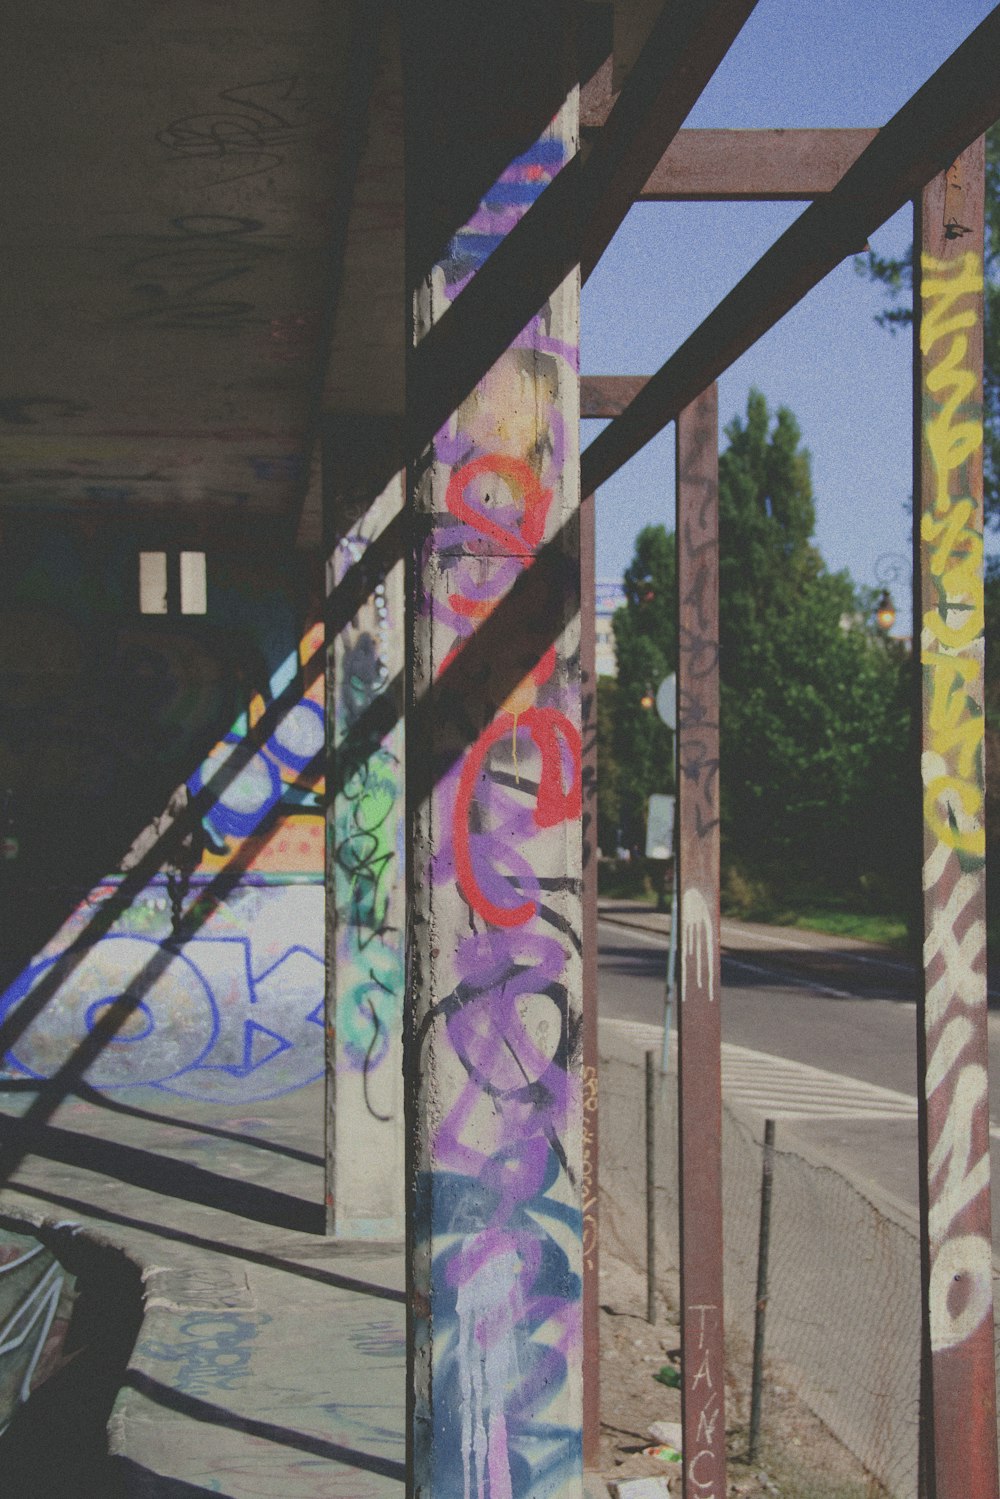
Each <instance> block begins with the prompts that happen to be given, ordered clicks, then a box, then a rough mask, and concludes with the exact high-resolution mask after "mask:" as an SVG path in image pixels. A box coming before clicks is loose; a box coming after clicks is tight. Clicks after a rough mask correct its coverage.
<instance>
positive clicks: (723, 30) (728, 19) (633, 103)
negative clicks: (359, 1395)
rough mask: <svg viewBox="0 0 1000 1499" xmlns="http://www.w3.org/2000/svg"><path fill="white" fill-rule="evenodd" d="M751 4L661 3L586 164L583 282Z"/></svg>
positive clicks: (730, 0) (718, 0)
mask: <svg viewBox="0 0 1000 1499" xmlns="http://www.w3.org/2000/svg"><path fill="white" fill-rule="evenodd" d="M756 3H757V0H666V4H664V6H663V9H662V10H661V12H660V15H659V16H658V18H657V20H656V23H655V24H654V26H653V29H652V31H651V32H650V34H649V37H648V38H647V40H646V42H645V45H644V46H643V49H642V51H641V53H640V54H639V57H638V59H637V61H636V63H635V65H634V66H633V68H632V70H631V72H630V73H629V76H628V79H627V81H626V83H625V86H624V88H623V89H622V90H621V92H620V93H619V95H618V97H617V99H616V100H615V102H614V104H613V105H612V107H611V109H610V111H609V113H608V116H607V123H606V124H605V126H604V128H603V130H602V131H601V134H600V136H599V137H598V139H597V141H596V142H595V143H594V146H593V148H592V150H591V153H590V156H589V158H588V160H587V164H586V168H585V172H586V174H587V178H588V180H589V181H590V182H591V183H592V184H593V186H594V188H595V189H596V190H595V192H594V195H593V197H592V198H591V200H590V201H589V202H588V203H587V204H586V206H585V218H584V230H583V245H582V249H581V254H580V274H581V276H582V278H583V280H584V281H586V279H587V277H588V276H589V275H590V273H591V271H592V270H593V269H594V266H595V265H596V264H597V262H598V260H600V258H601V256H602V255H603V254H604V251H605V250H606V249H607V247H608V245H609V244H610V243H611V240H612V239H613V237H614V234H615V231H616V230H617V229H618V227H619V225H620V224H621V222H622V220H623V219H624V218H625V215H626V214H627V213H628V211H629V209H630V208H631V206H632V204H633V203H634V202H635V199H636V197H637V196H638V194H639V193H640V192H641V190H642V187H643V184H644V183H645V182H646V180H647V178H648V177H649V175H650V173H651V172H652V171H653V169H654V168H655V167H656V165H657V163H658V162H659V160H660V158H661V156H662V155H663V152H664V151H665V149H666V148H667V146H668V145H669V144H670V142H671V141H672V140H673V138H674V136H675V135H676V134H677V132H678V130H679V129H680V128H681V125H682V124H683V123H684V120H685V119H686V118H687V116H688V115H689V114H690V112H691V109H692V107H693V105H694V104H695V103H696V101H697V99H698V97H699V95H700V94H701V92H702V90H703V89H704V87H705V85H706V83H707V82H708V80H709V79H710V78H711V76H712V74H713V73H714V72H715V70H716V68H717V67H718V66H719V64H720V62H721V61H722V59H723V58H724V57H725V55H726V53H727V52H728V50H729V48H730V47H731V46H732V43H733V42H734V40H735V39H736V37H737V36H738V35H739V32H740V30H741V28H742V26H743V24H744V22H745V21H746V20H747V17H748V16H749V15H750V14H751V12H752V11H753V9H754V6H755V5H756Z"/></svg>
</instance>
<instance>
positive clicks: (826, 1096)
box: [601, 1020, 1000, 1140]
mask: <svg viewBox="0 0 1000 1499" xmlns="http://www.w3.org/2000/svg"><path fill="white" fill-rule="evenodd" d="M601 1027H602V1029H603V1028H604V1027H610V1028H612V1029H613V1030H615V1031H617V1032H618V1033H619V1034H620V1035H624V1036H627V1037H628V1038H629V1039H630V1040H633V1041H635V1042H636V1043H637V1045H639V1046H640V1047H642V1048H643V1049H648V1048H650V1047H655V1046H657V1045H659V1043H660V1042H661V1041H662V1038H663V1027H662V1026H659V1025H648V1024H646V1023H644V1022H642V1021H638V1020H602V1021H601ZM674 1054H675V1055H676V1048H674ZM722 1091H723V1094H724V1096H725V1098H726V1100H727V1102H729V1103H732V1104H736V1105H737V1106H742V1107H743V1108H746V1109H750V1110H751V1111H752V1112H754V1113H756V1114H759V1115H761V1116H762V1117H766V1118H769V1119H801V1120H814V1119H887V1120H902V1121H912V1122H913V1123H914V1124H915V1123H916V1118H917V1101H916V1099H915V1098H913V1097H911V1096H910V1095H909V1094H907V1093H900V1092H898V1091H897V1090H895V1089H893V1088H882V1087H880V1086H878V1085H877V1084H876V1083H866V1082H862V1081H860V1080H859V1079H858V1078H855V1077H846V1076H845V1075H844V1074H843V1073H840V1072H828V1071H827V1070H826V1069H824V1068H822V1067H813V1066H811V1065H809V1064H808V1063H806V1062H793V1061H789V1060H788V1058H787V1057H776V1056H774V1055H773V1054H771V1053H770V1052H764V1051H754V1050H752V1049H751V1048H750V1047H747V1046H736V1045H734V1044H732V1043H730V1042H728V1041H724V1042H723V1043H722ZM990 1138H991V1139H992V1140H1000V1127H997V1126H996V1125H991V1127H990Z"/></svg>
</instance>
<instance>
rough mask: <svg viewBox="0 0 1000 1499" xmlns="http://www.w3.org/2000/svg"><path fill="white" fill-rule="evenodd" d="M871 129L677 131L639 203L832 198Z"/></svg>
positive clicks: (872, 136) (868, 141) (868, 140)
mask: <svg viewBox="0 0 1000 1499" xmlns="http://www.w3.org/2000/svg"><path fill="white" fill-rule="evenodd" d="M877 134H878V132H877V131H876V130H682V131H681V132H680V134H679V135H678V136H677V137H676V139H675V140H674V143H673V145H672V146H671V147H670V149H669V150H668V151H667V152H666V153H665V155H663V156H662V157H661V158H660V160H659V162H658V163H657V165H656V167H655V168H654V170H653V171H652V172H651V173H650V175H649V177H648V178H647V180H646V185H645V187H644V188H643V189H642V191H641V192H640V193H639V200H640V201H641V202H653V203H672V202H673V203H685V202H699V201H704V200H713V199H714V200H717V201H744V202H747V201H750V202H762V201H763V202H768V201H772V202H787V201H794V200H797V199H807V198H818V197H822V195H823V194H824V193H830V192H832V191H833V189H834V188H835V187H836V186H837V183H838V182H839V181H840V179H841V177H843V175H844V173H845V172H846V171H848V170H849V168H850V167H852V166H853V165H854V163H855V162H856V161H857V159H858V157H859V156H860V155H861V153H862V151H864V150H865V149H866V148H867V147H868V146H870V145H871V143H872V141H873V140H874V139H875V136H876V135H877Z"/></svg>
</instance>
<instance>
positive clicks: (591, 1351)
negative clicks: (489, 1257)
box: [580, 495, 601, 1469]
mask: <svg viewBox="0 0 1000 1499" xmlns="http://www.w3.org/2000/svg"><path fill="white" fill-rule="evenodd" d="M595 573H596V565H595V556H594V497H593V495H591V496H590V497H589V498H588V499H587V500H586V501H585V502H584V503H583V504H582V505H581V506H580V677H581V694H582V696H581V719H582V727H583V758H582V777H581V779H582V787H583V1465H584V1467H585V1468H594V1469H596V1468H597V1467H599V1466H600V1447H601V1334H600V1305H599V1299H600V1298H599V1285H598V1219H597V1213H598V1207H597V1203H598V1152H599V1143H600V1139H599V1121H598V1083H597V796H598V789H597V666H596V661H595V656H596V648H597V642H596V633H597V617H596V597H595V595H596V586H595V584H596V580H595Z"/></svg>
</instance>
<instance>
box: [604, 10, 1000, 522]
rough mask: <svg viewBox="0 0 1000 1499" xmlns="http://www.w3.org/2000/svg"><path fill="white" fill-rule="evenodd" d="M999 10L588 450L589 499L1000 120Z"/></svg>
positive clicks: (894, 119)
mask: <svg viewBox="0 0 1000 1499" xmlns="http://www.w3.org/2000/svg"><path fill="white" fill-rule="evenodd" d="M998 52H1000V6H998V7H996V8H995V9H994V10H992V11H991V12H990V14H989V16H987V18H986V20H985V21H983V22H982V23H981V24H980V25H979V26H977V27H976V29H975V31H974V32H973V33H972V34H971V36H969V37H968V38H967V39H966V41H964V42H963V43H962V45H961V46H960V47H959V48H958V49H957V50H956V51H955V52H953V53H952V55H951V57H949V58H948V60H947V62H945V63H944V64H943V65H942V66H941V67H940V68H939V69H938V71H937V72H936V73H935V74H934V75H933V77H931V78H930V79H928V81H927V82H926V83H925V84H924V85H923V87H922V88H920V89H918V91H917V92H916V93H915V94H914V95H913V97H912V98H911V99H910V100H908V102H907V103H906V104H904V105H903V108H902V109H901V110H899V111H898V113H897V114H895V115H894V116H893V117H892V119H891V120H890V121H889V123H888V124H887V125H886V126H885V127H884V128H883V129H882V130H880V131H879V132H878V134H877V135H876V136H875V138H874V140H873V141H872V142H871V144H870V145H869V146H868V147H867V149H866V150H865V151H864V152H862V154H861V156H860V157H859V158H858V159H857V161H856V162H855V163H854V165H853V166H852V167H851V168H850V169H849V170H848V171H847V172H846V173H845V174H844V176H843V177H842V178H841V180H840V182H839V183H838V184H837V186H836V187H835V188H834V189H833V191H832V192H830V193H828V194H827V195H826V196H825V197H823V198H817V199H816V201H815V202H813V203H811V204H810V205H809V207H808V208H807V209H805V211H804V212H803V213H802V214H801V215H800V216H799V218H798V219H796V221H795V223H794V224H792V225H791V226H790V227H789V228H788V229H787V230H786V231H785V233H784V234H783V235H782V236H781V238H780V239H779V240H778V241H777V242H776V243H775V244H773V245H772V246H771V248H770V249H769V250H768V251H767V253H766V255H764V256H762V257H761V259H760V260H759V261H758V262H757V264H756V265H755V266H754V267H753V269H752V270H750V271H749V272H748V273H747V275H746V276H744V277H743V280H742V281H740V282H739V283H738V285H737V286H735V287H734V288H733V290H732V291H731V292H730V293H729V295H728V296H726V297H724V298H723V300H722V301H721V302H720V303H719V304H718V305H717V306H716V308H715V309H714V310H713V311H712V312H711V313H710V314H709V316H708V317H707V318H706V319H705V321H704V322H703V323H702V324H701V326H700V327H699V328H697V329H696V330H695V332H694V333H692V335H691V337H690V338H688V339H687V340H686V341H685V342H684V343H683V344H682V345H681V347H680V348H679V349H678V350H677V352H676V353H675V354H674V355H672V357H671V358H670V359H668V360H667V362H666V364H664V365H662V366H661V368H660V369H659V370H658V371H657V373H656V374H655V375H653V376H652V377H651V378H650V380H649V381H648V382H647V384H646V385H645V387H644V388H643V390H642V391H641V392H640V394H639V395H638V396H637V397H636V398H635V400H634V401H633V402H632V403H631V405H630V406H629V407H628V409H627V411H625V412H623V413H622V415H621V416H620V417H618V418H617V419H616V420H615V421H613V422H612V424H611V426H610V427H607V428H606V429H605V430H604V431H603V432H602V433H601V434H600V436H599V437H597V438H595V439H594V441H593V442H592V443H591V444H590V446H589V447H588V448H587V449H586V451H585V452H584V454H583V459H582V465H581V466H582V475H583V493H584V494H590V493H592V492H593V491H594V490H595V489H596V488H597V486H598V485H599V484H603V483H604V482H605V480H607V479H609V478H610V477H611V475H612V474H613V473H615V472H617V470H618V469H619V468H621V466H622V464H623V463H627V462H628V460H629V458H631V457H633V455H634V454H635V453H637V452H638V451H639V449H640V448H642V447H644V446H645V444H646V443H647V442H649V441H650V439H651V438H653V437H655V436H656V434H657V432H659V431H660V430H661V428H663V427H664V426H666V424H667V423H668V422H670V421H673V420H675V419H676V417H677V414H678V412H680V411H681V410H683V408H684V407H685V406H687V405H688V404H689V403H690V402H691V401H693V400H694V399H695V397H696V396H697V395H698V393H699V391H702V390H704V389H705V387H706V386H707V385H710V384H711V382H712V381H713V380H715V379H717V378H718V376H719V375H721V374H722V372H723V370H725V369H727V368H728V366H729V365H731V364H732V363H733V362H734V360H736V359H738V358H739V357H740V355H741V354H744V353H745V352H746V351H747V349H749V348H750V347H751V345H752V344H754V343H756V341H757V339H758V338H760V337H761V335H762V334H764V333H766V332H767V331H768V329H769V328H772V327H773V326H774V324H775V323H776V322H778V320H779V319H780V318H781V317H783V316H784V314H785V313H786V312H788V310H789V309H790V308H792V307H794V306H795V304H796V303H797V302H799V301H801V299H802V298H803V297H804V296H805V295H806V293H807V292H809V291H811V290H812V288H813V287H814V286H815V285H816V284H817V283H818V282H819V281H821V280H822V279H823V277H824V276H826V275H827V274H828V273H829V272H830V271H832V270H833V269H834V267H835V266H837V265H839V263H840V261H841V260H843V259H844V257H845V256H847V255H850V254H852V253H854V252H855V251H857V250H860V249H861V247H862V246H863V245H864V243H865V241H866V240H867V238H868V236H869V235H870V234H872V233H873V232H874V230H876V229H877V228H878V227H879V225H880V224H882V223H884V222H885V220H886V219H887V218H889V217H890V216H891V215H892V214H894V213H895V212H896V210H897V209H899V208H901V207H902V206H903V204H904V203H906V202H908V201H909V199H911V198H912V197H913V196H914V195H915V194H916V193H918V192H920V190H921V189H922V188H923V185H924V183H925V182H927V181H928V180H929V179H930V178H931V177H933V176H934V174H935V173H936V172H939V171H941V170H942V169H943V168H944V167H946V166H947V165H948V163H949V162H951V161H953V160H954V159H955V157H956V156H957V155H958V153H959V152H960V151H962V150H964V149H965V147H966V146H967V145H968V144H969V143H970V141H973V140H975V138H976V136H977V135H980V134H981V133H982V132H983V131H984V130H985V129H987V127H988V126H989V125H991V124H992V123H993V121H994V120H995V119H996V118H997V117H998V116H1000V69H997V68H995V67H993V66H990V63H991V60H992V59H994V58H996V56H997V55H998Z"/></svg>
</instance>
